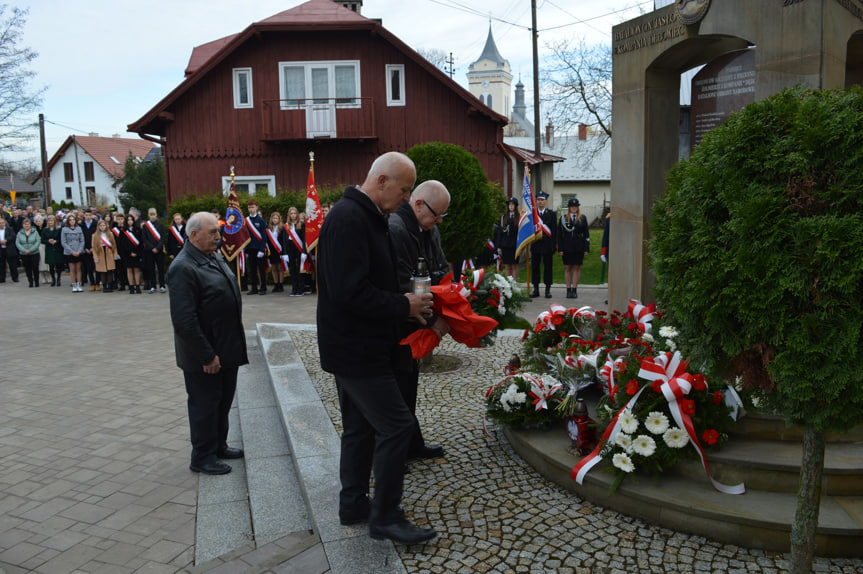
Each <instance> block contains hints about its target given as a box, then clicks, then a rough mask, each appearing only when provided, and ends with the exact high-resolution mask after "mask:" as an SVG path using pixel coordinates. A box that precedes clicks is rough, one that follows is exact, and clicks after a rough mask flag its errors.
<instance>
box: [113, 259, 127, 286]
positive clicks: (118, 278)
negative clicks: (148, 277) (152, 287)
mask: <svg viewBox="0 0 863 574" xmlns="http://www.w3.org/2000/svg"><path fill="white" fill-rule="evenodd" d="M114 265H116V266H117V268H116V269H114V284H115V285H119V286H120V287H125V286H126V285H127V284H128V283H129V279H128V276H127V275H126V264H125V263H123V260H122V259H117V260H116V261H114Z"/></svg>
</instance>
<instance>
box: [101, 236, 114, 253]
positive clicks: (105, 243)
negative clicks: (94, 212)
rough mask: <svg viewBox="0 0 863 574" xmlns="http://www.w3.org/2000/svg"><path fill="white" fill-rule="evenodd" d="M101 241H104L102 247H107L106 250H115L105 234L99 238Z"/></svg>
mask: <svg viewBox="0 0 863 574" xmlns="http://www.w3.org/2000/svg"><path fill="white" fill-rule="evenodd" d="M99 239H101V240H102V247H105V248H108V249H113V248H114V246H113V245H111V242H110V241H108V236H107V235H105V234H104V233H103V234H102V235H100V236H99Z"/></svg>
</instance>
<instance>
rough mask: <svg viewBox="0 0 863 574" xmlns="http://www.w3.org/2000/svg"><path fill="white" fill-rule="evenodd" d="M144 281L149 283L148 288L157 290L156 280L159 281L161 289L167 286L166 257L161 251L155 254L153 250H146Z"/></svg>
mask: <svg viewBox="0 0 863 574" xmlns="http://www.w3.org/2000/svg"><path fill="white" fill-rule="evenodd" d="M143 265H144V281H146V283H147V288H148V289H149V288H153V289H155V288H156V279H157V278H158V280H159V285H158V286H159V287H164V286H165V256H164V254H163V253H162V252H161V251H160V252H158V253H153V250H152V249H145V250H144V258H143Z"/></svg>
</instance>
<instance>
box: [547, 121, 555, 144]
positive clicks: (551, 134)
mask: <svg viewBox="0 0 863 574" xmlns="http://www.w3.org/2000/svg"><path fill="white" fill-rule="evenodd" d="M545 143H546V145H548V146H552V147H553V146H554V124H552V123H551V120H548V125H547V126H545Z"/></svg>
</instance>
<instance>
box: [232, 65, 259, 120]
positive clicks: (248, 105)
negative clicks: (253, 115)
mask: <svg viewBox="0 0 863 574" xmlns="http://www.w3.org/2000/svg"><path fill="white" fill-rule="evenodd" d="M242 74H247V75H248V79H247V80H246V87H247V89H248V93H249V101H248V102H245V103H243V102H241V101H240V76H241V75H242ZM233 76H234V108H235V109H238V110H240V109H248V108H253V107H254V106H255V104H254V102H255V99H254V96H253V94H252V69H251V68H234V74H233Z"/></svg>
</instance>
